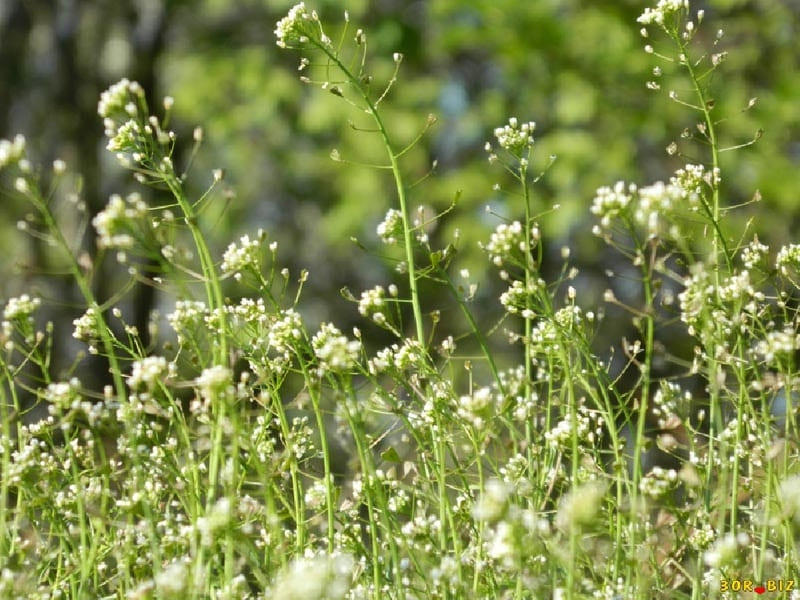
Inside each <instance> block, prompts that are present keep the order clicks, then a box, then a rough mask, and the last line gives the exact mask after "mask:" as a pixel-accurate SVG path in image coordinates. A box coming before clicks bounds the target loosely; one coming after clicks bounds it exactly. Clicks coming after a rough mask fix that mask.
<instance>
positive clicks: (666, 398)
mask: <svg viewBox="0 0 800 600" xmlns="http://www.w3.org/2000/svg"><path fill="white" fill-rule="evenodd" d="M692 404H693V397H692V393H691V392H690V391H688V390H686V391H684V390H681V387H680V385H678V384H677V383H675V382H672V381H662V382H661V386H660V387H659V389H658V390H656V393H655V394H653V415H654V416H655V417H656V418H657V419H658V426H659V427H661V428H662V429H666V428H667V426H668V424H669V423H670V422H677V421H676V420H679V419H680V415H684V414H687V412H688V410H689V409H690V408H691V406H692Z"/></svg>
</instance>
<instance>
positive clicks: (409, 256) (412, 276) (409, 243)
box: [312, 40, 426, 348]
mask: <svg viewBox="0 0 800 600" xmlns="http://www.w3.org/2000/svg"><path fill="white" fill-rule="evenodd" d="M312 42H313V43H314V44H315V45H316V47H317V48H319V49H320V50H322V52H324V53H325V55H326V56H327V57H328V58H329V59H330V60H331V61H332V62H333V63H334V64H335V65H336V66H337V67H338V68H339V70H340V71H341V72H342V73H343V74H344V75H345V77H346V78H347V79H348V81H349V82H350V83H351V84H352V86H353V87H354V88H355V89H356V90H357V91H358V94H359V95H360V96H361V98H362V99H363V100H364V102H365V103H366V105H367V108H366V112H367V113H369V115H370V116H371V117H372V119H373V121H375V125H376V126H377V128H378V133H379V134H380V136H381V140H382V141H383V145H384V146H385V148H386V153H387V155H388V156H389V163H390V164H391V169H392V174H393V175H394V183H395V188H396V189H397V201H398V204H399V206H400V215H401V218H402V222H403V245H404V246H405V252H406V263H407V264H408V287H409V292H410V294H411V308H412V310H413V312H414V325H415V327H416V335H417V341H418V342H419V343H420V345H421V346H422V347H423V348H424V347H425V345H426V344H425V327H424V323H423V320H422V309H421V307H420V302H419V290H418V288H417V269H416V264H415V263H414V246H413V236H412V231H413V228H412V227H411V220H410V217H409V213H408V202H407V200H406V186H405V183H404V182H403V175H402V172H401V170H400V164H399V163H398V161H397V159H398V157H399V156H400V154H398V153H396V152H395V151H394V147H393V145H392V142H391V140H390V139H389V134H388V132H387V131H386V127H385V125H384V123H383V119H382V118H381V115H380V113H379V112H378V107H377V105H376V103H375V102H373V101H372V99H371V98H370V97H369V94H368V93H367V91H366V89H365V88H364V86H363V85H362V83H361V82H360V80H359V78H358V77H356V76H355V75H354V74H353V73H352V72H351V71H350V70H349V69H348V68H347V67H346V66H345V65H344V64H343V63H342V62H341V61H340V60H339V57H338V56H337V55H336V54H335V53H334V52H333V51H332V50H331V49H330V48H329V47H328V46H326V45H325V44H322V43H320V42H317V41H314V40H312Z"/></svg>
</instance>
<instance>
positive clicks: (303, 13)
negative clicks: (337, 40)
mask: <svg viewBox="0 0 800 600" xmlns="http://www.w3.org/2000/svg"><path fill="white" fill-rule="evenodd" d="M274 33H275V37H276V38H277V39H276V42H275V43H276V44H277V45H278V46H279V47H280V48H291V47H293V46H294V45H295V44H298V45H302V44H307V43H308V42H309V41H310V40H311V39H314V40H316V41H318V42H320V43H322V44H323V45H325V46H330V44H331V40H330V38H328V36H327V35H325V33H324V32H323V31H322V24H321V23H320V20H319V15H318V14H317V11H315V10H313V11H311V12H310V13H309V12H308V10H307V9H306V4H305V2H300V3H299V4H295V5H294V6H293V7H292V8H290V9H289V13H288V14H287V15H286V16H285V17H283V18H282V19H281V20H280V21H278V23H277V24H276V25H275V32H274Z"/></svg>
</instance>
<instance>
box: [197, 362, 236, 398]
mask: <svg viewBox="0 0 800 600" xmlns="http://www.w3.org/2000/svg"><path fill="white" fill-rule="evenodd" d="M232 378H233V373H232V372H231V370H230V369H228V368H227V367H223V366H221V365H216V366H213V367H210V368H208V369H205V370H204V371H203V372H202V373H201V374H200V376H199V377H198V378H197V379H195V382H194V383H195V385H196V386H197V387H198V388H200V395H201V396H202V397H203V398H204V399H206V400H212V399H213V398H215V397H216V396H218V395H220V394H222V393H227V392H229V391H232V390H233V385H232Z"/></svg>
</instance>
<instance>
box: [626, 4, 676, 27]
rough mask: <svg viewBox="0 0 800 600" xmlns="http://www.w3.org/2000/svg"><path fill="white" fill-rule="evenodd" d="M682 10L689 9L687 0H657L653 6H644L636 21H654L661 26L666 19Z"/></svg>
mask: <svg viewBox="0 0 800 600" xmlns="http://www.w3.org/2000/svg"><path fill="white" fill-rule="evenodd" d="M682 10H686V11H688V10H689V0H658V4H656V7H655V8H649V7H648V8H645V9H644V12H643V13H642V14H641V16H640V17H639V18H638V19H636V21H637V22H638V23H641V24H642V25H651V24H652V23H655V24H656V25H660V26H662V27H663V25H664V21H665V20H666V19H668V18H669V17H671V16H672V15H675V14H677V13H679V12H680V11H682Z"/></svg>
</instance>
